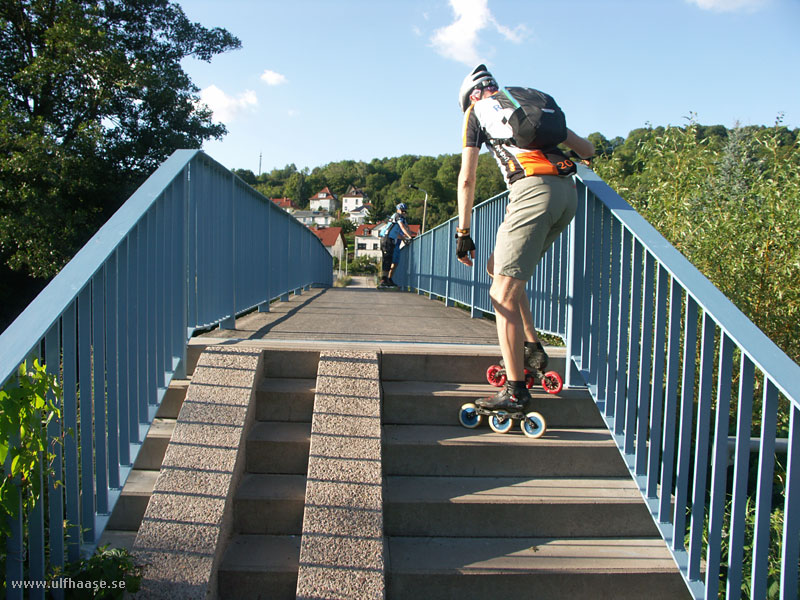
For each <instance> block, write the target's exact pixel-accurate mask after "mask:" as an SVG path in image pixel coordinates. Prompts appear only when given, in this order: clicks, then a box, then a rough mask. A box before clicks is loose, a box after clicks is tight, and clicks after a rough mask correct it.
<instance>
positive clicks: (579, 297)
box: [564, 186, 588, 388]
mask: <svg viewBox="0 0 800 600" xmlns="http://www.w3.org/2000/svg"><path fill="white" fill-rule="evenodd" d="M580 187H581V186H579V189H580ZM587 194H588V190H587V189H586V188H585V187H584V188H583V193H580V194H578V210H577V213H576V215H575V218H574V219H573V220H572V223H570V225H569V228H570V236H569V244H570V248H569V256H570V261H569V268H568V271H567V278H568V284H567V298H568V302H567V327H566V330H567V331H566V338H567V339H566V342H567V361H566V362H567V364H566V365H565V367H564V369H565V373H564V375H565V376H564V384H565V385H566V387H568V388H572V387H583V385H584V383H583V381H582V378H581V375H580V372H579V370H578V365H577V364H576V362H575V360H576V358H578V357H579V356H580V348H581V332H582V329H583V287H584V273H583V262H584V258H583V257H584V250H585V235H586V233H585V227H586V217H585V214H584V211H585V210H586V195H587Z"/></svg>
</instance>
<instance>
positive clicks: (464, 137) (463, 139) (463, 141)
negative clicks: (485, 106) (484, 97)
mask: <svg viewBox="0 0 800 600" xmlns="http://www.w3.org/2000/svg"><path fill="white" fill-rule="evenodd" d="M473 106H475V105H474V104H470V105H469V108H467V110H466V112H465V113H464V126H463V128H462V130H461V147H462V148H466V147H467V123H469V115H470V113H471V112H472V107H473Z"/></svg>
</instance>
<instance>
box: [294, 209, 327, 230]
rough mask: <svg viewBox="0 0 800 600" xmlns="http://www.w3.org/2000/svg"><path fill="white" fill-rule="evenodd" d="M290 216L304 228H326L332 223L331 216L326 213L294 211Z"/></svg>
mask: <svg viewBox="0 0 800 600" xmlns="http://www.w3.org/2000/svg"><path fill="white" fill-rule="evenodd" d="M292 216H293V217H294V218H295V219H297V220H298V221H300V222H301V223H302V224H303V225H305V226H306V227H328V226H329V225H330V224H331V221H333V215H331V213H329V212H328V211H317V210H296V211H294V212H293V213H292Z"/></svg>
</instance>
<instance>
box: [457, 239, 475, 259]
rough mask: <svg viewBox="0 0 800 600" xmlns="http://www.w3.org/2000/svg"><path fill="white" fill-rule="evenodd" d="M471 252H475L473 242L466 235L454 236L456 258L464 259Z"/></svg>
mask: <svg viewBox="0 0 800 600" xmlns="http://www.w3.org/2000/svg"><path fill="white" fill-rule="evenodd" d="M471 250H475V242H473V241H472V238H471V237H470V236H468V235H458V234H456V257H457V258H464V257H465V256H466V255H467V254H469V253H470V251H471Z"/></svg>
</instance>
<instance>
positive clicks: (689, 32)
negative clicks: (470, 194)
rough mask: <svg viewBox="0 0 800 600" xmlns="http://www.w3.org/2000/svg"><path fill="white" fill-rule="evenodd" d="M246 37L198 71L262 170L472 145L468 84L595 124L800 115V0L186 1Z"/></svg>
mask: <svg viewBox="0 0 800 600" xmlns="http://www.w3.org/2000/svg"><path fill="white" fill-rule="evenodd" d="M177 1H178V3H179V4H180V5H181V6H182V7H183V9H184V11H185V12H186V14H187V15H188V16H189V18H190V19H192V20H194V21H199V22H200V23H202V24H203V25H205V26H207V27H211V26H220V27H224V28H226V29H228V30H229V31H230V32H231V33H233V34H234V35H236V36H237V37H239V39H240V40H241V41H242V48H241V49H240V50H236V51H233V52H229V53H227V54H223V55H218V56H216V57H214V59H213V60H212V61H211V63H210V64H209V63H204V62H201V61H196V60H186V61H185V62H184V68H185V70H186V71H187V73H189V75H190V76H191V77H192V80H193V81H194V82H195V84H197V85H198V86H199V87H200V88H201V90H202V92H201V97H202V99H203V101H204V102H206V103H207V104H208V105H209V106H210V107H211V108H212V109H213V110H214V115H215V120H217V121H220V122H223V123H225V125H226V126H227V127H228V130H229V133H228V135H227V136H226V137H225V138H224V139H223V140H222V141H213V142H207V143H206V145H205V146H204V150H205V151H206V152H207V153H208V154H209V155H210V156H212V157H213V158H215V159H216V160H218V161H219V162H221V163H222V164H223V165H225V166H226V167H229V168H245V169H250V170H252V171H253V172H255V173H257V172H258V170H259V155H261V159H260V164H261V171H262V172H263V171H270V170H271V169H273V168H281V167H283V166H285V165H287V164H291V163H294V164H295V165H296V166H297V167H298V168H303V167H309V168H312V169H313V168H314V167H316V166H322V165H324V164H327V163H330V162H333V161H339V160H345V159H351V160H364V161H369V160H371V159H373V158H383V157H391V156H399V155H402V154H416V155H431V156H437V155H439V154H451V153H458V152H460V151H461V148H460V135H461V112H460V110H459V108H458V106H457V96H458V88H459V85H460V83H461V80H462V79H463V78H464V76H465V75H466V74H467V73H468V72H469V71H470V70H471V68H472V67H473V66H474V65H475V64H477V63H478V62H485V63H486V64H487V65H488V66H489V68H490V70H491V71H492V72H493V73H494V75H495V77H496V78H497V79H498V81H499V82H500V84H501V85H524V86H529V87H536V88H538V89H541V90H543V91H546V92H548V93H550V94H552V95H553V96H554V97H555V98H556V100H557V101H558V103H559V105H560V106H561V107H562V109H564V112H565V113H566V115H567V122H568V124H569V126H570V128H572V129H573V130H574V131H576V132H577V133H579V134H581V135H588V134H589V133H591V132H594V131H599V132H601V133H603V134H604V135H605V136H606V137H608V138H613V137H615V136H623V137H625V136H627V134H628V132H629V131H631V130H632V129H636V128H638V127H644V126H646V125H647V124H648V123H650V124H652V125H682V124H684V123H686V119H685V117H686V116H688V115H690V114H691V113H694V114H696V118H697V120H698V121H699V122H700V123H702V124H704V125H715V124H721V125H725V126H726V127H733V126H734V125H735V124H737V123H739V124H742V125H771V124H773V123H774V122H775V120H776V118H777V117H778V115H779V114H781V113H782V114H783V122H784V124H785V125H787V126H789V127H791V128H796V127H798V126H800V72H799V71H800V68H799V67H798V65H800V36H798V30H800V0H573V1H571V2H563V1H558V0H403V1H399V0H398V1H383V0H382V1H376V0H335V1H334V0H225V2H220V1H219V0H177Z"/></svg>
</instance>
